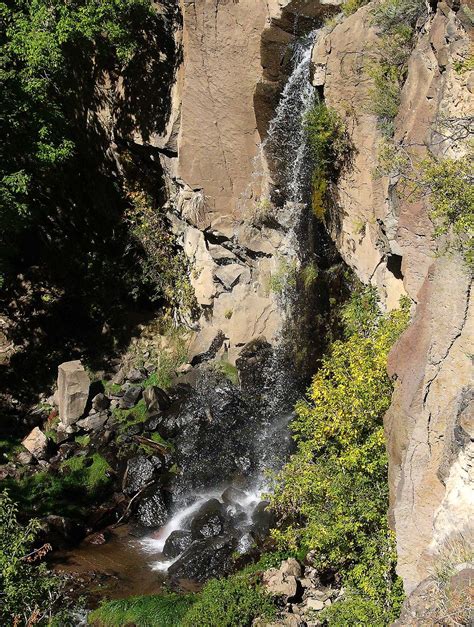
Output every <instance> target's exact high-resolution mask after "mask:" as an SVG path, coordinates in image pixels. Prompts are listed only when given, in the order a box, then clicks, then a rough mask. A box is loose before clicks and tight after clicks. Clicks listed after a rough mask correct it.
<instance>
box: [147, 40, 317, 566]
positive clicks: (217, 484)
mask: <svg viewBox="0 0 474 627" xmlns="http://www.w3.org/2000/svg"><path fill="white" fill-rule="evenodd" d="M316 35H317V31H314V32H312V33H310V34H309V35H307V36H306V37H304V38H302V39H300V40H298V41H296V42H295V44H294V46H293V56H292V72H291V75H290V76H289V78H288V81H287V83H286V85H285V87H284V89H283V91H282V93H281V96H280V100H279V103H278V106H277V108H276V111H275V115H274V117H273V119H272V121H271V123H270V125H269V129H268V135H267V137H266V139H265V140H264V142H262V144H261V152H262V154H264V155H265V157H266V159H267V160H268V161H269V162H271V165H272V170H273V171H274V172H276V177H278V180H277V181H275V182H276V183H277V185H278V186H279V188H280V189H279V190H278V193H279V194H280V195H281V197H282V199H283V201H284V202H286V203H287V205H288V206H287V209H288V213H289V214H292V217H291V219H290V220H289V224H291V226H289V227H288V228H287V229H286V232H285V240H286V242H287V244H285V246H282V254H286V251H292V254H293V255H294V254H295V253H297V251H298V249H299V241H298V235H297V230H298V228H297V225H298V224H299V223H300V217H301V214H302V210H303V205H304V203H305V201H306V200H307V198H308V191H309V179H310V176H309V173H310V171H311V168H312V164H311V158H310V154H309V146H308V142H307V138H306V133H305V131H304V118H305V116H306V113H307V112H308V110H309V109H310V107H311V105H312V103H313V102H314V98H315V91H314V88H313V86H312V85H311V81H310V71H311V51H312V47H313V44H314V41H315V37H316ZM275 191H277V190H275ZM267 346H268V345H267ZM265 350H266V351H267V353H268V358H267V360H266V361H265V360H264V363H259V364H258V365H257V366H252V368H253V369H255V368H257V369H258V370H259V376H260V382H259V383H255V382H254V383H253V384H252V385H250V386H248V385H246V384H245V382H243V383H242V389H241V390H237V389H236V388H234V387H233V386H230V388H229V385H230V384H229V383H228V382H227V383H222V382H220V383H219V382H216V381H215V380H213V378H212V377H213V375H212V374H209V373H207V374H205V373H202V375H200V377H201V378H200V380H198V381H197V382H196V386H195V388H194V390H193V394H192V397H190V398H189V399H187V400H185V401H184V403H183V405H182V406H181V408H180V410H179V413H178V414H177V415H176V416H175V417H174V418H173V419H174V420H175V421H176V422H177V423H178V424H180V425H181V429H182V430H181V434H180V446H178V447H177V448H178V455H179V456H180V457H178V462H177V463H178V466H179V467H180V469H181V471H182V472H181V475H180V476H179V477H177V478H176V479H175V480H174V483H173V485H172V492H173V499H174V505H173V509H172V516H171V518H170V519H169V520H168V522H167V524H166V525H165V526H164V527H162V528H161V529H160V530H158V532H157V533H155V534H153V536H151V537H147V538H144V539H143V540H142V542H141V544H142V548H143V549H144V550H145V551H147V552H148V553H151V554H152V555H153V556H156V562H155V565H154V568H155V570H159V571H167V570H168V568H169V567H170V566H171V565H172V564H174V563H175V562H176V561H177V560H179V559H180V555H178V556H177V557H173V558H172V559H169V558H167V557H166V555H165V554H164V553H163V549H164V548H165V543H166V541H167V539H168V538H169V537H170V535H171V534H173V533H176V532H180V533H189V532H190V529H191V524H192V520H193V517H194V516H196V515H197V513H198V512H199V510H200V508H201V507H202V506H203V505H205V504H206V502H208V501H209V500H210V499H217V500H218V501H220V502H221V503H222V501H223V497H222V495H223V492H224V490H225V489H226V488H228V487H229V486H231V487H232V488H233V489H234V490H235V492H236V493H237V496H236V497H235V501H234V503H233V505H232V507H231V509H232V508H234V510H235V511H234V512H233V513H231V514H230V515H231V517H232V516H237V517H236V518H235V520H236V521H237V522H236V523H232V524H233V525H234V526H233V531H232V533H231V535H233V537H234V538H235V537H237V538H238V539H239V550H240V548H242V550H245V547H246V545H247V544H248V538H249V537H250V534H251V533H252V529H253V525H254V514H255V513H256V512H257V510H258V507H259V504H260V503H261V499H262V495H263V494H264V493H265V492H266V491H268V489H269V485H268V481H267V472H268V471H269V470H271V471H278V470H279V468H281V466H282V465H283V463H284V461H285V459H286V457H287V455H288V452H289V450H290V446H291V438H290V434H289V429H288V423H289V421H290V420H291V418H292V415H293V407H294V403H295V401H296V398H297V397H298V396H299V394H300V389H299V386H298V385H297V384H296V374H295V372H294V368H293V366H292V364H289V363H288V362H287V361H286V358H285V350H284V349H281V348H280V347H274V348H273V349H270V347H269V346H268V348H267V349H265ZM252 376H254V375H252ZM251 378H252V377H251ZM165 553H166V550H165Z"/></svg>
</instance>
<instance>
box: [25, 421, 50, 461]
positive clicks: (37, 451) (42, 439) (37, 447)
mask: <svg viewBox="0 0 474 627" xmlns="http://www.w3.org/2000/svg"><path fill="white" fill-rule="evenodd" d="M22 444H23V446H24V447H25V448H26V450H27V451H28V452H29V453H31V455H33V457H35V458H36V459H44V458H45V457H46V453H47V451H48V439H47V437H46V436H45V434H44V433H43V432H42V431H41V429H40V428H39V427H35V428H34V429H33V430H32V431H31V432H30V433H29V434H28V435H27V436H26V438H25V439H24V440H23V441H22Z"/></svg>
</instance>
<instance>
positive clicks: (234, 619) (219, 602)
mask: <svg viewBox="0 0 474 627" xmlns="http://www.w3.org/2000/svg"><path fill="white" fill-rule="evenodd" d="M274 614H275V608H274V605H273V603H272V602H271V600H270V598H269V597H268V596H266V595H265V594H264V593H263V592H262V591H261V589H260V587H259V585H258V583H257V581H256V579H255V576H254V575H252V574H251V573H247V572H245V571H243V572H242V573H237V574H236V575H232V576H231V577H229V578H228V579H212V580H211V581H209V582H208V583H207V584H206V585H205V586H204V588H203V589H202V591H201V592H200V594H199V595H198V598H197V600H196V602H195V603H194V604H193V605H192V606H191V608H190V610H189V611H188V612H187V613H186V614H185V615H184V617H183V620H182V622H181V626H182V627H195V626H196V625H199V626H200V627H246V626H247V625H250V624H251V623H252V620H253V619H254V618H257V617H260V616H261V617H263V618H271V617H272V616H274Z"/></svg>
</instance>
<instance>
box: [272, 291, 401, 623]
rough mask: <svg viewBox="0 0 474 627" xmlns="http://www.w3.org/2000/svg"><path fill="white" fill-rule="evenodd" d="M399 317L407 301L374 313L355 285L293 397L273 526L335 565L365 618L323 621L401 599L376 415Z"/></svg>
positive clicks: (292, 544) (293, 545) (386, 611)
mask: <svg viewBox="0 0 474 627" xmlns="http://www.w3.org/2000/svg"><path fill="white" fill-rule="evenodd" d="M408 317H409V313H408V304H407V303H403V305H402V307H401V309H400V310H398V311H394V312H392V313H390V314H382V313H381V312H380V310H379V309H378V306H377V302H376V297H375V294H374V291H373V290H371V289H368V290H364V291H361V292H358V293H356V294H355V295H354V297H353V298H352V300H351V302H350V304H349V305H348V306H346V308H345V310H344V314H343V320H344V325H345V330H346V338H345V339H344V340H342V341H336V342H334V343H333V344H332V347H331V350H330V352H329V354H328V355H327V357H326V358H325V359H324V360H323V363H322V366H321V368H320V369H319V371H318V372H317V374H316V376H315V377H314V379H313V382H312V384H311V386H310V388H309V390H308V395H307V398H306V400H304V401H301V402H299V403H298V405H297V407H296V415H297V416H296V419H295V421H294V422H293V423H292V429H293V431H294V438H295V440H296V443H297V450H296V452H295V453H294V454H293V455H292V456H291V458H290V460H289V462H288V463H287V464H286V466H285V467H284V468H283V470H282V472H281V473H280V474H279V476H278V477H277V481H276V486H275V491H274V494H273V496H272V497H271V501H272V505H273V507H274V508H275V509H276V511H277V513H278V514H279V516H280V523H279V527H278V528H277V529H275V530H274V531H273V536H274V538H275V540H276V541H277V542H278V544H279V545H280V546H281V547H282V548H289V549H292V550H298V549H300V548H301V547H303V548H304V549H306V550H315V551H316V558H315V560H316V565H317V567H318V568H320V569H322V570H325V569H327V570H332V571H334V570H337V571H339V572H340V573H341V574H343V577H344V582H345V585H346V586H347V587H348V589H349V590H350V591H351V592H350V593H349V596H348V599H347V603H349V602H350V603H352V604H353V605H354V604H355V605H357V607H358V610H357V614H358V615H360V616H362V614H363V613H364V612H365V614H366V619H367V620H368V622H363V621H362V622H357V620H359V619H357V620H356V618H357V617H356V616H353V619H354V620H353V621H352V622H351V623H343V622H341V623H336V622H334V623H330V624H374V625H375V624H377V625H378V624H385V623H386V622H387V623H388V622H389V620H391V619H392V618H393V617H394V616H395V613H396V611H397V609H398V605H399V603H400V598H401V597H400V591H401V589H400V585H399V583H398V582H397V581H396V579H395V576H394V563H395V561H394V558H395V556H394V550H393V541H392V538H391V535H390V532H389V530H388V526H387V517H386V511H387V507H388V482H387V458H386V452H385V442H384V433H383V426H382V417H383V415H384V413H385V411H386V410H387V409H388V407H389V405H390V398H391V392H392V384H391V381H390V379H389V377H388V375H387V371H386V366H387V356H388V352H389V350H390V348H391V346H392V345H393V344H394V342H395V340H396V339H397V338H398V337H399V335H400V334H401V332H402V331H403V329H404V328H405V327H406V324H407V322H408ZM361 599H363V602H362V601H361ZM361 603H362V604H363V607H362V606H361ZM336 606H338V607H337V608H336ZM334 607H335V608H336V609H334V610H331V612H336V611H337V612H342V609H343V606H342V605H340V604H335V606H334ZM347 607H348V606H346V609H347ZM367 617H368V618H367ZM346 618H347V617H346ZM346 618H345V619H344V620H346ZM369 618H370V620H369ZM361 620H362V619H361ZM364 620H365V619H364ZM377 621H382V622H377Z"/></svg>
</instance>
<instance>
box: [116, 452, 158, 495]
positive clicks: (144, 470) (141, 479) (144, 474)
mask: <svg viewBox="0 0 474 627" xmlns="http://www.w3.org/2000/svg"><path fill="white" fill-rule="evenodd" d="M155 472H156V464H154V463H153V462H152V461H151V460H150V459H149V458H148V457H146V456H145V455H139V456H138V457H134V458H133V459H129V460H128V462H127V468H126V469H125V474H124V477H123V484H122V485H123V492H124V493H125V494H128V495H131V494H135V493H136V492H139V491H140V490H142V489H143V488H144V487H145V486H146V485H147V484H148V483H150V481H153V478H154V476H155Z"/></svg>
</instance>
